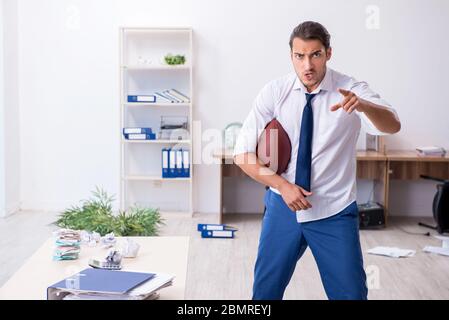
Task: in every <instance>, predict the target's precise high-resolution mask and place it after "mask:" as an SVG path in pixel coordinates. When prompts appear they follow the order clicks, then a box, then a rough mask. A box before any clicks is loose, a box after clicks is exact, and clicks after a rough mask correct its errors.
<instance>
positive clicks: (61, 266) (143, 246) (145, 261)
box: [0, 237, 189, 300]
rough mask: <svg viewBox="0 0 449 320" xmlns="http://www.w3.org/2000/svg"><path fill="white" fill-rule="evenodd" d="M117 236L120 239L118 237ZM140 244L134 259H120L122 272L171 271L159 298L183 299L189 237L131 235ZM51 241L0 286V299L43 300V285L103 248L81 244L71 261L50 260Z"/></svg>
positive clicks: (81, 264) (84, 264) (101, 254)
mask: <svg viewBox="0 0 449 320" xmlns="http://www.w3.org/2000/svg"><path fill="white" fill-rule="evenodd" d="M118 239H120V238H118ZM132 239H133V240H134V241H136V242H137V243H139V244H140V249H139V253H138V255H137V257H136V258H134V259H124V260H123V270H124V271H141V272H160V273H166V274H174V275H175V279H174V280H173V285H172V286H170V287H168V288H164V289H161V291H160V299H161V300H165V299H167V300H182V299H184V291H185V283H186V273H187V255H188V249H189V237H135V238H132ZM53 245H54V240H53V239H49V240H47V241H46V242H45V243H44V244H43V245H42V247H41V248H40V249H38V250H37V251H36V253H35V254H34V255H33V256H32V257H31V258H30V259H29V260H28V261H27V262H26V263H25V264H24V265H23V266H22V267H21V268H20V269H19V270H18V271H17V272H16V273H15V274H14V275H13V276H12V277H11V278H10V279H9V280H8V281H7V282H6V283H5V285H4V286H3V287H2V288H1V289H0V300H45V299H46V294H47V287H48V286H50V285H52V284H54V283H56V282H58V281H60V280H63V279H65V278H67V277H69V276H71V275H73V274H75V273H77V272H79V271H81V270H84V269H86V268H88V267H89V266H88V260H89V259H90V258H95V257H98V258H101V257H105V256H106V254H107V249H103V248H101V246H97V247H88V246H82V247H81V252H80V257H79V259H78V260H73V261H52V256H53Z"/></svg>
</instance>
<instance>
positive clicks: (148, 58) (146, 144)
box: [119, 27, 194, 215]
mask: <svg viewBox="0 0 449 320" xmlns="http://www.w3.org/2000/svg"><path fill="white" fill-rule="evenodd" d="M192 36H193V32H192V29H191V28H129V27H122V28H120V63H119V64H120V92H121V94H120V128H121V129H123V128H126V127H151V128H152V129H153V132H156V134H157V140H143V141H142V140H126V139H125V138H124V136H123V134H122V132H120V141H121V146H120V153H121V155H120V158H121V161H120V167H121V174H120V208H121V209H122V210H126V209H128V208H129V207H130V206H132V205H139V206H144V207H152V208H159V209H160V211H162V212H179V213H186V214H189V215H192V214H193V174H194V171H193V156H192V154H193V141H192V132H193V131H192V129H193V126H192V118H193V117H192V116H193V112H192V109H193V105H194V104H193V102H194V100H193V98H194V97H193V76H192V73H193V63H192V62H193V50H192V49H193V45H192V41H193V39H192ZM168 53H171V54H173V55H177V54H181V55H184V56H185V57H186V62H185V64H184V65H177V66H170V65H166V64H165V63H164V61H163V58H164V56H165V55H166V54H168ZM167 89H176V90H179V91H180V92H182V93H184V94H185V95H187V96H188V97H189V98H190V103H163V102H159V101H156V103H129V102H127V96H128V95H152V94H154V92H162V91H164V90H167ZM162 116H177V117H179V116H185V117H187V118H188V131H189V135H190V136H189V139H185V140H182V141H180V140H160V139H159V129H160V123H161V117H162ZM170 147H172V148H174V147H176V148H177V147H180V148H183V149H188V150H190V177H188V178H163V177H162V149H163V148H170Z"/></svg>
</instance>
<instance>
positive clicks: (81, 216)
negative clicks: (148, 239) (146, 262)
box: [55, 187, 165, 236]
mask: <svg viewBox="0 0 449 320" xmlns="http://www.w3.org/2000/svg"><path fill="white" fill-rule="evenodd" d="M92 194H93V197H91V198H90V199H88V200H82V201H81V205H79V206H72V207H70V208H69V209H67V210H65V211H64V212H62V213H61V215H60V216H59V218H58V220H57V221H56V222H55V224H56V225H57V226H58V227H61V228H68V229H73V230H86V231H89V232H98V233H99V234H100V235H102V236H104V235H106V234H108V233H111V232H114V235H116V236H157V235H158V233H159V228H160V226H161V225H163V224H165V223H164V221H163V219H162V217H161V215H160V212H159V209H152V208H140V207H138V206H133V207H131V208H130V209H129V210H128V211H127V212H126V211H119V212H118V214H114V213H113V211H112V203H113V201H114V197H113V196H109V195H108V194H107V193H106V192H105V191H104V190H102V189H100V188H98V187H96V191H93V192H92Z"/></svg>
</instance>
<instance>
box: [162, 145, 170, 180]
mask: <svg viewBox="0 0 449 320" xmlns="http://www.w3.org/2000/svg"><path fill="white" fill-rule="evenodd" d="M169 152H170V149H167V148H163V149H162V178H170V171H169V166H170V157H169Z"/></svg>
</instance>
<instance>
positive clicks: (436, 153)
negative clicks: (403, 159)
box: [416, 146, 446, 157]
mask: <svg viewBox="0 0 449 320" xmlns="http://www.w3.org/2000/svg"><path fill="white" fill-rule="evenodd" d="M416 151H417V153H418V155H419V156H430V157H443V156H445V155H446V150H445V149H444V148H442V147H435V146H430V147H417V148H416Z"/></svg>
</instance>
